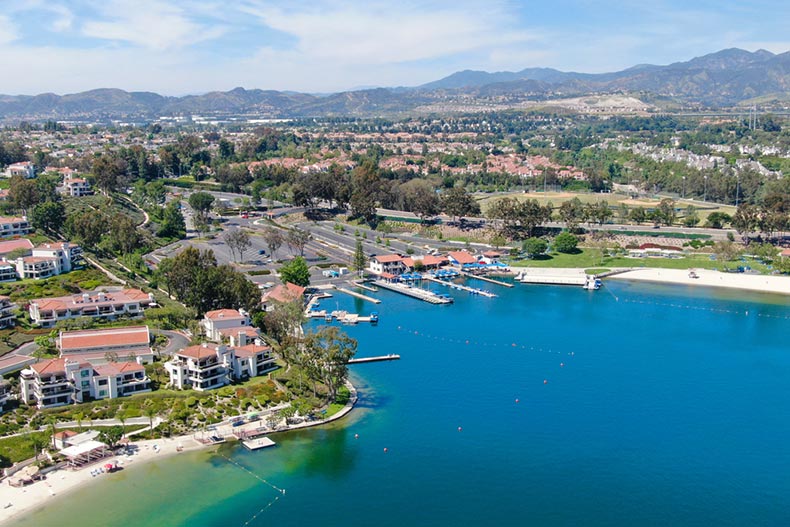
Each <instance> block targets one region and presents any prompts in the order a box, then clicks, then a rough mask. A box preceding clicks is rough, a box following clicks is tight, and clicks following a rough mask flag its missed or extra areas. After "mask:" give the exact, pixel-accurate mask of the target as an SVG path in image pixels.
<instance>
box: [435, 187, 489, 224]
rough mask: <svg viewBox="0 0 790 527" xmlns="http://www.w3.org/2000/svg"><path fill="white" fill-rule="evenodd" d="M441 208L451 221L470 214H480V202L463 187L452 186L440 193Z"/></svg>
mask: <svg viewBox="0 0 790 527" xmlns="http://www.w3.org/2000/svg"><path fill="white" fill-rule="evenodd" d="M440 204H441V208H442V210H443V211H444V213H445V214H448V215H449V216H450V217H451V218H452V219H453V221H457V220H458V219H459V218H463V217H464V216H469V215H472V214H480V204H479V203H477V201H475V199H474V197H473V196H472V195H471V194H469V193H468V192H467V191H466V189H465V188H464V187H460V186H459V187H453V188H451V189H449V190H447V191H445V192H444V193H443V194H442V197H441V203H440Z"/></svg>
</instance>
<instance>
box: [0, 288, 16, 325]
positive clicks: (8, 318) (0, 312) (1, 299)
mask: <svg viewBox="0 0 790 527" xmlns="http://www.w3.org/2000/svg"><path fill="white" fill-rule="evenodd" d="M16 308H17V305H16V304H14V303H13V302H11V299H10V298H8V297H7V296H0V328H9V327H12V326H15V325H16V313H14V310H15V309H16Z"/></svg>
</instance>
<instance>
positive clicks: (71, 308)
mask: <svg viewBox="0 0 790 527" xmlns="http://www.w3.org/2000/svg"><path fill="white" fill-rule="evenodd" d="M153 303H154V295H153V294H149V293H144V292H143V291H140V290H139V289H124V290H122V291H115V292H105V291H93V292H90V293H82V294H81V295H69V296H61V297H55V298H37V299H34V300H31V301H30V307H29V313H30V319H31V320H32V321H33V323H34V324H36V325H38V326H41V327H45V328H47V327H52V326H54V325H55V324H56V323H57V322H59V321H61V320H68V319H71V318H77V317H96V318H108V319H110V320H114V319H115V318H117V317H119V316H121V315H131V316H139V315H142V314H143V309H144V308H146V307H148V306H150V305H151V304H153Z"/></svg>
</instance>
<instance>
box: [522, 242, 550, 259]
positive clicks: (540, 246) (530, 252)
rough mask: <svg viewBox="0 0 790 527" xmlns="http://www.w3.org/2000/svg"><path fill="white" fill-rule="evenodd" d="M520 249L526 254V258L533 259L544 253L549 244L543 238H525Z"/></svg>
mask: <svg viewBox="0 0 790 527" xmlns="http://www.w3.org/2000/svg"><path fill="white" fill-rule="evenodd" d="M522 248H523V249H524V252H525V253H527V257H529V258H535V257H536V256H540V255H541V254H543V253H545V252H546V249H548V248H549V244H548V243H547V242H546V240H544V239H543V238H527V239H526V240H524V243H523V244H522Z"/></svg>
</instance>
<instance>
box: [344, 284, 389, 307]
mask: <svg viewBox="0 0 790 527" xmlns="http://www.w3.org/2000/svg"><path fill="white" fill-rule="evenodd" d="M337 290H338V291H340V292H341V293H345V294H347V295H351V296H353V297H355V298H361V299H362V300H367V301H368V302H373V303H374V304H381V300H379V299H378V298H373V297H372V296H367V295H363V294H362V293H357V292H356V291H352V290H351V289H346V288H345V287H338V288H337Z"/></svg>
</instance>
